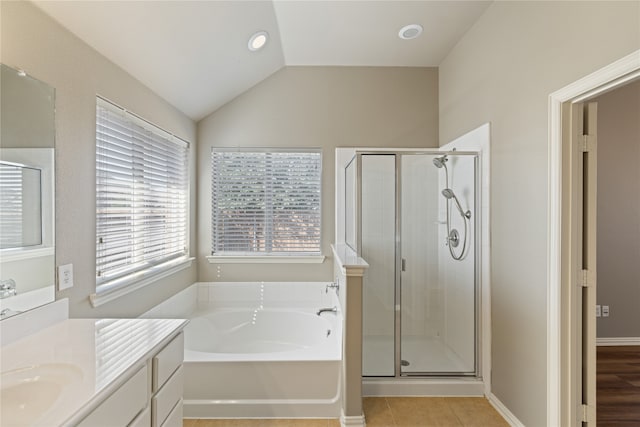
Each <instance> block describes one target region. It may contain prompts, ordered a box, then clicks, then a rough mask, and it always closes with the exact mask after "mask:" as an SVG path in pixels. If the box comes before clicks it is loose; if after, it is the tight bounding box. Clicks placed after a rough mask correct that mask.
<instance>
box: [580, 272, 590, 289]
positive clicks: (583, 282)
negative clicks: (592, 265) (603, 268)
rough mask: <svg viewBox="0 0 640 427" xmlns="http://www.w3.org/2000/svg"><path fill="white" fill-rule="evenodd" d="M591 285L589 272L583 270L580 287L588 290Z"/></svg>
mask: <svg viewBox="0 0 640 427" xmlns="http://www.w3.org/2000/svg"><path fill="white" fill-rule="evenodd" d="M589 285H590V283H589V270H582V271H581V274H580V286H582V287H583V288H588V287H589Z"/></svg>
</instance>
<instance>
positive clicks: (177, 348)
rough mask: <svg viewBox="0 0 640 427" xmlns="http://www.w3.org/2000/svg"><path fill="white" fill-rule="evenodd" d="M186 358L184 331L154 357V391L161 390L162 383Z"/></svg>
mask: <svg viewBox="0 0 640 427" xmlns="http://www.w3.org/2000/svg"><path fill="white" fill-rule="evenodd" d="M183 360H184V333H180V334H179V335H178V336H176V337H175V338H174V339H173V341H171V342H170V343H169V344H167V346H166V347H165V348H163V349H162V350H160V352H158V354H156V355H155V357H154V358H153V381H152V391H153V392H154V393H155V392H156V391H158V390H160V388H161V387H162V384H164V383H165V381H167V379H168V378H169V377H170V376H171V374H173V373H174V372H175V370H176V369H178V366H180V365H181V364H182V361H183Z"/></svg>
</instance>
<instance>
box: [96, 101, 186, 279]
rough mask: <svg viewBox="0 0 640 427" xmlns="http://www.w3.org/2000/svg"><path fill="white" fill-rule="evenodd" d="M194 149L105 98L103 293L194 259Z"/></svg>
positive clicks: (99, 130)
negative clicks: (190, 227)
mask: <svg viewBox="0 0 640 427" xmlns="http://www.w3.org/2000/svg"><path fill="white" fill-rule="evenodd" d="M188 149H189V147H188V144H187V143H186V142H184V141H182V140H180V139H178V138H176V137H174V136H172V135H170V134H168V133H166V132H165V131H163V130H161V129H160V128H157V127H155V126H153V125H151V124H149V123H147V122H145V121H143V120H141V119H140V118H138V117H137V116H134V115H133V114H131V113H128V112H126V111H124V110H122V109H120V108H119V107H116V106H114V105H113V104H111V103H108V102H106V101H104V100H102V99H100V98H98V100H97V114H96V237H97V239H96V276H97V279H96V283H97V285H98V286H97V289H98V290H101V289H103V290H104V289H105V288H109V289H110V288H111V287H117V286H118V285H119V284H120V283H121V282H130V281H133V280H135V279H137V278H139V277H143V276H144V275H147V273H149V272H151V273H154V272H155V271H158V270H162V268H163V267H164V266H171V265H173V264H172V263H171V262H172V261H175V260H179V259H184V258H186V256H187V215H188V214H187V212H188V207H187V203H188Z"/></svg>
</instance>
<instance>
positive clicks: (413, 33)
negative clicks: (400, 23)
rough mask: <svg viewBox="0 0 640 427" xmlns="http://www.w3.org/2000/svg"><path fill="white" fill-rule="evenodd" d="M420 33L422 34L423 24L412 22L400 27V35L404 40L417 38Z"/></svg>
mask: <svg viewBox="0 0 640 427" xmlns="http://www.w3.org/2000/svg"><path fill="white" fill-rule="evenodd" d="M420 34H422V25H419V24H410V25H405V26H404V27H402V28H400V31H399V32H398V37H400V38H401V39H402V40H411V39H415V38H416V37H418V36H419V35H420Z"/></svg>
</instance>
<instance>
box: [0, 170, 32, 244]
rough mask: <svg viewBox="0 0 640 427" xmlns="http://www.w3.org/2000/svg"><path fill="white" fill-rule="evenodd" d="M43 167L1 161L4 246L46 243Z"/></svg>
mask: <svg viewBox="0 0 640 427" xmlns="http://www.w3.org/2000/svg"><path fill="white" fill-rule="evenodd" d="M40 175H41V171H40V169H38V168H35V167H29V166H25V165H21V164H17V163H9V162H4V161H0V249H15V248H25V247H30V246H37V245H41V244H42V219H41V211H42V209H41V207H40V202H41V192H42V191H41V189H40V182H41V178H40Z"/></svg>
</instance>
